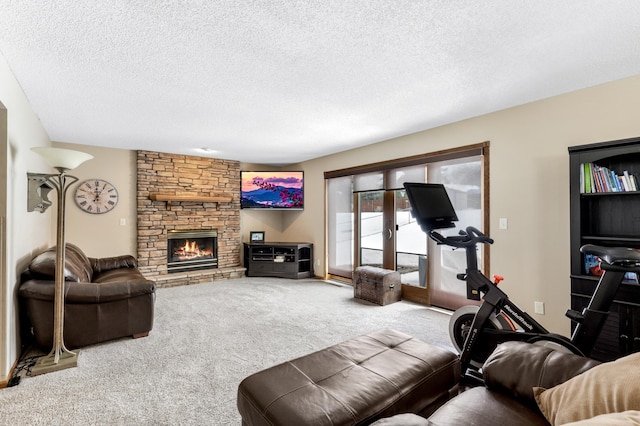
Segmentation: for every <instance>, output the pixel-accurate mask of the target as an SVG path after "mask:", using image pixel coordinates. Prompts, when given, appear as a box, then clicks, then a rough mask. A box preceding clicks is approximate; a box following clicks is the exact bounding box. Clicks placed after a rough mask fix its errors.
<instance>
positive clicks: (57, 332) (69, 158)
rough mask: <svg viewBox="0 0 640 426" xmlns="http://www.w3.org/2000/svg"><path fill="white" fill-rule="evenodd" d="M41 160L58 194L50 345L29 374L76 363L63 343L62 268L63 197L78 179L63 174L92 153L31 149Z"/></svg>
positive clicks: (76, 356)
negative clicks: (51, 345)
mask: <svg viewBox="0 0 640 426" xmlns="http://www.w3.org/2000/svg"><path fill="white" fill-rule="evenodd" d="M31 150H32V151H34V152H35V153H37V154H39V155H40V156H41V157H42V158H44V159H45V161H46V162H47V163H49V165H51V167H53V168H54V169H56V170H57V171H58V173H57V174H51V175H45V177H46V182H47V183H48V184H50V185H51V186H52V187H54V188H55V189H56V191H57V193H58V226H57V243H56V269H55V290H54V300H53V347H52V348H51V352H49V354H48V355H45V356H42V357H40V358H39V359H38V361H36V364H35V365H34V366H33V368H32V369H31V374H32V375H37V374H44V373H49V372H51V371H57V370H62V369H64V368H69V367H75V366H76V365H77V360H78V353H77V352H71V351H70V350H68V349H67V348H66V347H65V345H64V337H63V332H64V297H65V291H64V285H65V282H64V270H65V241H64V222H65V199H66V195H67V190H68V189H69V186H70V185H72V184H73V183H75V182H77V181H78V178H77V177H75V176H69V175H67V174H66V173H67V171H69V170H72V169H75V168H76V167H78V166H79V165H80V164H82V163H84V162H85V161H87V160H90V159H92V158H93V156H92V155H90V154H86V153H84V152H80V151H73V150H70V149H63V148H46V147H37V148H31Z"/></svg>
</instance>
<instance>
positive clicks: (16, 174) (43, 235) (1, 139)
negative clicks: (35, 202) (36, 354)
mask: <svg viewBox="0 0 640 426" xmlns="http://www.w3.org/2000/svg"><path fill="white" fill-rule="evenodd" d="M0 109H6V111H3V113H1V114H0V120H3V117H5V116H6V120H3V123H1V124H0V146H2V149H3V150H4V151H3V153H2V155H0V158H2V159H3V160H2V161H1V162H0V167H2V182H3V185H1V186H0V197H2V200H3V201H2V205H3V206H4V207H3V209H2V212H1V213H0V214H2V217H1V218H0V223H5V224H6V226H5V227H4V228H3V229H0V239H2V243H3V245H5V246H6V251H3V252H1V256H2V259H1V260H0V261H1V262H3V263H4V265H6V268H4V269H3V268H2V267H0V270H2V281H1V283H0V288H1V293H0V351H1V352H0V383H2V382H4V381H6V380H8V379H9V377H8V375H9V373H10V371H11V368H12V367H13V365H14V364H15V362H16V361H17V359H18V356H19V355H20V342H19V329H18V307H17V300H18V299H17V292H18V282H17V281H18V276H19V273H20V271H21V270H22V269H23V268H24V267H25V265H26V264H27V262H28V261H29V260H30V259H31V257H32V255H33V254H34V253H36V252H38V251H39V250H41V249H42V248H44V247H47V246H48V245H49V244H50V243H51V242H52V241H53V240H54V239H55V238H54V234H53V232H52V228H53V226H52V224H53V221H54V220H55V218H52V215H51V213H50V212H47V213H44V214H40V213H27V172H47V173H48V172H50V171H51V170H50V169H49V168H48V166H46V165H45V164H44V162H43V161H42V160H40V158H39V157H38V155H36V154H34V153H33V152H31V150H30V149H31V148H32V147H34V146H48V145H50V141H49V137H48V136H47V134H46V132H45V130H44V128H43V127H42V125H41V123H40V120H39V119H38V116H37V115H36V114H35V113H34V111H33V110H32V108H31V105H30V104H29V101H28V100H27V98H26V96H25V95H24V93H23V92H22V89H21V88H20V85H19V84H18V82H17V81H16V80H15V78H14V76H13V74H12V72H11V70H10V68H9V66H8V64H7V63H6V61H5V59H4V57H3V56H2V55H0Z"/></svg>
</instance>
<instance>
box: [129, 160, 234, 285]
mask: <svg viewBox="0 0 640 426" xmlns="http://www.w3.org/2000/svg"><path fill="white" fill-rule="evenodd" d="M137 185H138V188H137V211H138V215H137V216H138V237H137V240H138V264H139V265H138V266H139V268H140V270H141V272H142V273H143V274H144V275H145V276H146V277H148V278H149V279H152V280H155V281H156V283H157V285H158V286H159V287H169V286H174V285H184V284H196V283H201V282H209V281H212V280H215V279H227V278H235V277H240V276H242V275H243V274H244V268H243V267H241V266H240V248H241V244H240V163H239V162H237V161H230V160H221V159H213V158H204V157H196V156H185V155H178V154H166V153H159V152H150V151H138V152H137ZM194 232H197V233H203V234H201V236H197V235H196V238H195V239H196V244H195V245H197V246H198V247H197V249H196V247H195V246H194V244H193V242H194V241H193V240H194V234H193V233H194ZM207 240H208V241H207ZM180 245H182V248H180ZM201 245H202V247H201ZM170 250H171V251H170ZM172 258H174V259H173V260H172Z"/></svg>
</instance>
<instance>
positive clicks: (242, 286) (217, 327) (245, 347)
mask: <svg viewBox="0 0 640 426" xmlns="http://www.w3.org/2000/svg"><path fill="white" fill-rule="evenodd" d="M448 321H449V316H448V315H447V314H446V313H441V312H437V311H434V310H431V309H429V308H427V307H425V306H421V305H417V304H413V303H409V302H404V301H403V302H399V303H394V304H391V305H387V306H378V305H374V304H371V303H368V302H364V301H360V300H358V299H354V298H353V288H352V287H350V286H347V285H341V284H335V283H329V282H327V281H321V280H310V279H309V280H297V281H296V280H282V279H276V278H241V279H235V280H228V281H216V282H213V283H207V284H199V285H192V286H182V287H172V288H165V289H159V290H158V292H157V300H156V308H155V324H154V328H153V330H152V331H151V333H150V334H149V336H148V337H145V338H142V339H135V340H134V339H121V340H117V341H113V342H108V343H104V344H100V345H95V346H91V347H87V348H83V349H82V350H81V352H80V356H79V358H78V367H77V368H71V369H67V370H62V371H58V372H55V373H49V374H45V375H41V376H35V377H30V376H26V375H25V377H22V379H21V383H20V384H19V385H17V386H14V387H10V388H6V389H2V390H0V407H1V408H0V424H1V425H16V424H21V425H37V424H42V425H45V424H46V425H49V424H58V423H62V422H66V423H67V424H71V425H80V424H82V425H92V424H95V425H133V424H135V425H240V423H241V421H240V415H239V414H238V411H237V409H236V391H237V388H238V384H239V383H240V381H241V380H242V379H243V378H244V377H246V376H248V375H250V374H252V373H254V372H257V371H259V370H262V369H264V368H267V367H270V366H272V365H275V364H278V363H281V362H283V361H286V360H289V359H292V358H295V357H299V356H302V355H305V354H308V353H310V352H313V351H315V350H319V349H322V348H324V347H326V346H329V345H332V344H335V343H339V342H341V341H344V340H347V339H349V338H352V337H355V336H358V335H361V334H365V333H368V332H370V331H374V330H377V329H380V328H385V327H391V328H395V329H397V330H400V331H403V332H406V333H408V334H411V335H413V336H414V337H417V338H419V339H421V340H424V341H427V342H430V343H433V344H436V345H439V346H442V347H447V348H450V343H449V337H448V331H447V327H448ZM452 350H453V349H452Z"/></svg>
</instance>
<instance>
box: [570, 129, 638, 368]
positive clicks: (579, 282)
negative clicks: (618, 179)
mask: <svg viewBox="0 0 640 426" xmlns="http://www.w3.org/2000/svg"><path fill="white" fill-rule="evenodd" d="M569 164H570V213H571V224H570V235H571V236H570V238H571V240H570V246H571V309H575V310H578V311H581V310H582V309H583V308H585V307H586V305H587V303H588V301H589V298H590V297H591V295H592V294H593V291H594V290H595V286H596V285H597V283H598V278H597V277H595V276H593V275H591V274H590V273H589V271H588V270H587V268H586V266H585V259H584V256H583V255H582V254H581V253H580V247H581V246H583V245H584V244H597V245H601V246H610V247H633V248H637V249H640V191H638V190H634V189H633V188H624V187H623V188H622V189H621V188H620V186H618V188H617V189H615V188H614V187H615V183H614V185H613V186H611V184H609V186H608V188H607V187H605V188H602V187H601V188H600V192H591V193H585V184H584V179H585V167H584V165H585V164H590V165H595V166H597V167H598V168H600V167H601V168H604V170H607V171H612V172H613V173H611V176H624V172H627V175H629V176H635V180H636V181H640V138H631V139H623V140H616V141H610V142H601V143H595V144H590V145H581V146H574V147H570V148H569ZM614 179H615V178H614V177H612V180H614ZM610 182H611V181H610ZM601 184H602V181H601ZM638 351H640V285H638V283H637V282H636V281H635V280H633V279H629V280H627V281H625V282H624V283H623V284H622V285H621V287H620V289H619V290H618V293H617V295H616V299H615V302H614V304H613V306H612V308H611V313H610V315H609V318H608V319H607V321H606V323H605V326H604V328H603V330H602V331H601V333H600V335H599V337H598V340H597V342H596V345H595V347H594V350H593V353H592V354H591V356H592V357H593V358H595V359H598V360H601V361H609V360H612V359H616V358H619V357H621V356H624V355H627V354H629V353H632V352H638Z"/></svg>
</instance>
